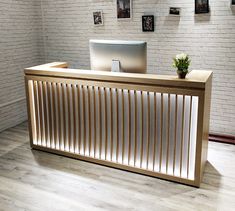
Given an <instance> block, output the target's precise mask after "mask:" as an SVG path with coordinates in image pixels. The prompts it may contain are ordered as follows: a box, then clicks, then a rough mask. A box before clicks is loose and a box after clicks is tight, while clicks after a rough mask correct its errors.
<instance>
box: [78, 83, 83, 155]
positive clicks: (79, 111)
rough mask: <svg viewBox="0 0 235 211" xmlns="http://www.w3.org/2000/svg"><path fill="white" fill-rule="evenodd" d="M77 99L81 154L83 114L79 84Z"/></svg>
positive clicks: (79, 150) (79, 149)
mask: <svg viewBox="0 0 235 211" xmlns="http://www.w3.org/2000/svg"><path fill="white" fill-rule="evenodd" d="M77 99H78V108H77V111H78V134H79V138H78V153H79V154H81V142H82V114H81V87H80V85H77Z"/></svg>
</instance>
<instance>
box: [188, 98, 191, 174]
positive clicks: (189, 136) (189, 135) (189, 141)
mask: <svg viewBox="0 0 235 211" xmlns="http://www.w3.org/2000/svg"><path fill="white" fill-rule="evenodd" d="M191 118H192V96H190V107H189V131H188V157H187V178H189V159H190V143H191V140H190V138H191Z"/></svg>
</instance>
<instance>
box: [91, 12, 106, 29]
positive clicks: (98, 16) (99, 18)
mask: <svg viewBox="0 0 235 211" xmlns="http://www.w3.org/2000/svg"><path fill="white" fill-rule="evenodd" d="M93 22H94V25H95V26H102V25H104V20H103V12H102V11H101V10H98V11H95V12H93Z"/></svg>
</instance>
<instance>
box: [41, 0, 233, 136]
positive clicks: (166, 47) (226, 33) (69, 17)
mask: <svg viewBox="0 0 235 211" xmlns="http://www.w3.org/2000/svg"><path fill="white" fill-rule="evenodd" d="M169 6H178V7H181V8H182V11H181V12H182V15H181V17H172V16H169V15H168V10H169ZM210 7H211V13H210V14H204V15H203V14H200V15H195V14H194V0H133V19H132V20H131V21H124V22H123V21H117V20H116V14H115V0H88V1H87V0H79V1H78V0H67V1H62V0H54V1H52V0H42V11H43V27H44V30H43V33H44V41H45V55H46V60H47V61H58V60H61V61H68V62H69V63H70V65H71V66H72V67H76V68H89V51H88V40H89V39H90V38H98V39H99V38H101V39H128V40H146V41H147V42H148V71H149V72H152V73H161V74H175V73H174V72H172V68H171V63H172V57H173V56H174V55H175V54H177V53H179V52H186V53H188V54H189V55H190V57H191V58H192V66H191V69H208V70H213V71H214V81H213V99H212V112H211V127H210V128H211V132H216V133H222V134H232V135H235V11H232V9H231V7H230V0H210ZM95 10H103V13H104V26H99V27H97V26H93V22H92V11H95ZM144 14H154V15H155V16H156V24H155V28H156V29H155V32H153V33H146V32H145V33H144V32H142V26H141V16H142V15H144Z"/></svg>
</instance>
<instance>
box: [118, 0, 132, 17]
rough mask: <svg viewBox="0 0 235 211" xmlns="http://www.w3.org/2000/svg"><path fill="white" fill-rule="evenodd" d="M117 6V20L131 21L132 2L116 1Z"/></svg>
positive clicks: (129, 0)
mask: <svg viewBox="0 0 235 211" xmlns="http://www.w3.org/2000/svg"><path fill="white" fill-rule="evenodd" d="M116 4H117V19H118V20H126V19H131V14H132V0H116Z"/></svg>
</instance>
